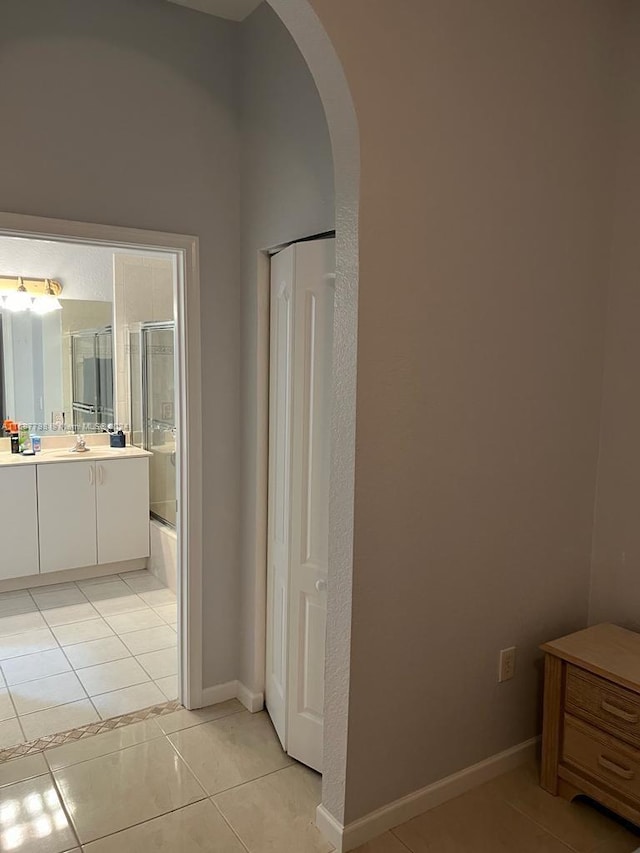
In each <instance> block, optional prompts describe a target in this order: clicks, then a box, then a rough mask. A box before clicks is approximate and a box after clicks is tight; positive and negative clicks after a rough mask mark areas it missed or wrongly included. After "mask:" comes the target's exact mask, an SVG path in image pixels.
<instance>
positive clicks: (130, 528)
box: [96, 458, 149, 563]
mask: <svg viewBox="0 0 640 853" xmlns="http://www.w3.org/2000/svg"><path fill="white" fill-rule="evenodd" d="M96 498H97V501H96V506H97V518H98V522H97V532H98V563H118V562H120V561H121V560H134V559H136V558H138V557H148V556H149V460H148V458H142V459H114V460H113V461H107V462H98V463H96Z"/></svg>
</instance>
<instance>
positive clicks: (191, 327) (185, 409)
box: [0, 212, 203, 709]
mask: <svg viewBox="0 0 640 853" xmlns="http://www.w3.org/2000/svg"><path fill="white" fill-rule="evenodd" d="M0 234H1V235H3V236H7V237H24V238H27V239H28V238H32V239H39V240H47V239H49V240H57V241H61V242H67V243H78V244H81V243H85V244H86V243H91V244H98V245H103V246H110V247H113V249H114V250H117V249H134V250H140V249H155V250H158V251H164V252H173V253H174V255H175V257H176V261H177V263H176V270H175V272H176V283H177V286H176V288H175V292H174V300H175V302H174V313H175V318H176V329H177V331H178V336H177V337H178V340H177V344H178V345H177V348H176V349H177V362H178V377H179V383H178V384H179V389H180V390H179V401H178V402H179V405H178V417H177V426H178V436H179V441H178V453H177V463H178V477H177V482H178V519H179V523H178V533H179V535H178V584H177V591H178V641H179V647H180V685H179V688H180V691H179V692H180V696H179V698H180V701H181V702H182V704H183V705H184V706H185V707H186V708H189V709H192V708H199V707H201V706H202V703H203V687H202V663H203V648H202V647H203V638H202V405H201V390H202V386H201V370H202V365H201V351H200V273H199V260H198V238H197V237H194V236H191V235H186V234H171V233H166V232H162V231H147V230H143V229H139V228H125V227H120V226H116V225H99V224H95V223H89V222H73V221H69V220H63V219H48V218H44V217H39V216H27V215H23V214H17V213H3V212H0Z"/></svg>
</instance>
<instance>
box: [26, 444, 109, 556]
mask: <svg viewBox="0 0 640 853" xmlns="http://www.w3.org/2000/svg"><path fill="white" fill-rule="evenodd" d="M37 468H38V506H39V513H38V514H39V525H38V526H39V535H40V571H41V572H57V571H60V570H61V569H78V568H81V567H82V566H94V565H96V563H97V562H98V560H97V548H96V485H95V482H96V468H95V463H93V462H84V461H82V462H76V461H75V460H74V461H73V462H56V463H53V464H49V465H38V466H37Z"/></svg>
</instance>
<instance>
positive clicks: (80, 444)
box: [72, 435, 87, 453]
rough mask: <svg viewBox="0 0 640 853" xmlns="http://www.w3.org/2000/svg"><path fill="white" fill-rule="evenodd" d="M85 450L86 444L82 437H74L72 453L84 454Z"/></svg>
mask: <svg viewBox="0 0 640 853" xmlns="http://www.w3.org/2000/svg"><path fill="white" fill-rule="evenodd" d="M86 450H87V442H86V440H85V437H84V436H83V435H77V436H76V443H75V445H74V447H73V448H72V451H73V452H75V453H84V452H85V451H86Z"/></svg>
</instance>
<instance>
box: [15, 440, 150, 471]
mask: <svg viewBox="0 0 640 853" xmlns="http://www.w3.org/2000/svg"><path fill="white" fill-rule="evenodd" d="M87 444H89V450H87V452H86V453H71V452H70V451H69V449H68V448H66V447H56V448H52V449H49V450H42V451H40V453H36V455H35V456H23V455H22V454H21V453H11V452H6V451H5V452H0V468H3V467H7V466H11V465H47V464H49V463H52V462H104V461H106V460H113V459H135V458H137V457H142V456H152V455H153V454H151V453H149V451H148V450H142V448H140V447H134V446H133V445H128V446H127V447H108V446H107V447H105V446H104V445H103V446H100V445H98V446H96V447H91V446H90V440H87Z"/></svg>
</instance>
